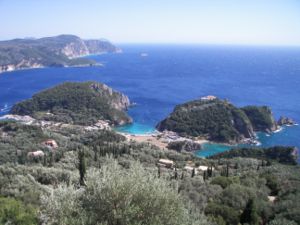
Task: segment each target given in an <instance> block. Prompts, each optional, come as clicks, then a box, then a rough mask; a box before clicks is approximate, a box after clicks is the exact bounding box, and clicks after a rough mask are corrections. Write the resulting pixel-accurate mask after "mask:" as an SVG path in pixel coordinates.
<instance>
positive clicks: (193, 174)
mask: <svg viewBox="0 0 300 225" xmlns="http://www.w3.org/2000/svg"><path fill="white" fill-rule="evenodd" d="M195 175H196V170H195V168H193V170H192V177H194V176H195Z"/></svg>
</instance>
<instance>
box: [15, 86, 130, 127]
mask: <svg viewBox="0 0 300 225" xmlns="http://www.w3.org/2000/svg"><path fill="white" fill-rule="evenodd" d="M129 106H130V101H129V99H128V97H127V96H125V95H124V94H122V93H120V92H117V91H114V90H113V89H111V88H110V87H108V86H106V85H104V84H101V83H97V82H84V83H71V82H67V83H64V84H61V85H58V86H56V87H54V88H51V89H48V90H45V91H42V92H40V93H38V94H36V95H34V96H33V97H32V98H31V99H29V100H25V101H23V102H20V103H17V104H16V105H15V106H13V108H12V110H11V112H10V113H11V114H17V115H30V116H32V117H33V118H35V119H39V120H48V121H58V122H64V123H70V124H80V125H93V124H95V123H97V122H98V121H99V120H107V121H109V123H110V124H111V125H122V124H126V123H130V122H132V119H131V118H130V117H129V116H128V115H127V113H126V112H125V110H126V109H127V108H128V107H129Z"/></svg>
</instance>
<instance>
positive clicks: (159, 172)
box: [157, 166, 161, 178]
mask: <svg viewBox="0 0 300 225" xmlns="http://www.w3.org/2000/svg"><path fill="white" fill-rule="evenodd" d="M157 172H158V178H160V174H161V171H160V166H158V171H157Z"/></svg>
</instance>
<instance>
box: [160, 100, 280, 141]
mask: <svg viewBox="0 0 300 225" xmlns="http://www.w3.org/2000/svg"><path fill="white" fill-rule="evenodd" d="M274 128H276V123H275V122H274V118H273V116H272V113H271V111H270V110H269V109H268V108H267V107H257V106H251V107H245V108H238V107H235V106H234V105H233V104H231V103H230V102H228V101H226V100H220V99H212V100H202V99H199V100H194V101H191V102H187V103H184V104H181V105H178V106H176V107H175V109H174V111H173V112H172V113H171V114H170V115H169V116H168V117H167V118H166V119H164V120H163V121H161V122H160V123H159V124H157V129H158V130H159V131H163V130H170V131H175V132H177V133H178V134H180V135H181V136H192V137H202V138H206V139H208V140H210V141H215V142H225V143H239V142H241V141H242V140H243V139H245V138H253V137H254V136H255V133H254V131H273V130H274Z"/></svg>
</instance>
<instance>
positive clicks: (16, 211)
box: [0, 197, 38, 225]
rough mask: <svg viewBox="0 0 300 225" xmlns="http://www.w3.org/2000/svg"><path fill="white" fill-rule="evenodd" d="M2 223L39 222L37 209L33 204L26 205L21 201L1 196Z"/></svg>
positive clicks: (30, 224) (28, 224) (30, 223)
mask: <svg viewBox="0 0 300 225" xmlns="http://www.w3.org/2000/svg"><path fill="white" fill-rule="evenodd" d="M0 224H13V225H34V224H38V219H37V213H36V210H35V209H34V208H33V207H31V206H25V205H24V204H23V203H22V202H21V201H18V200H15V199H12V198H4V197H0Z"/></svg>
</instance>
